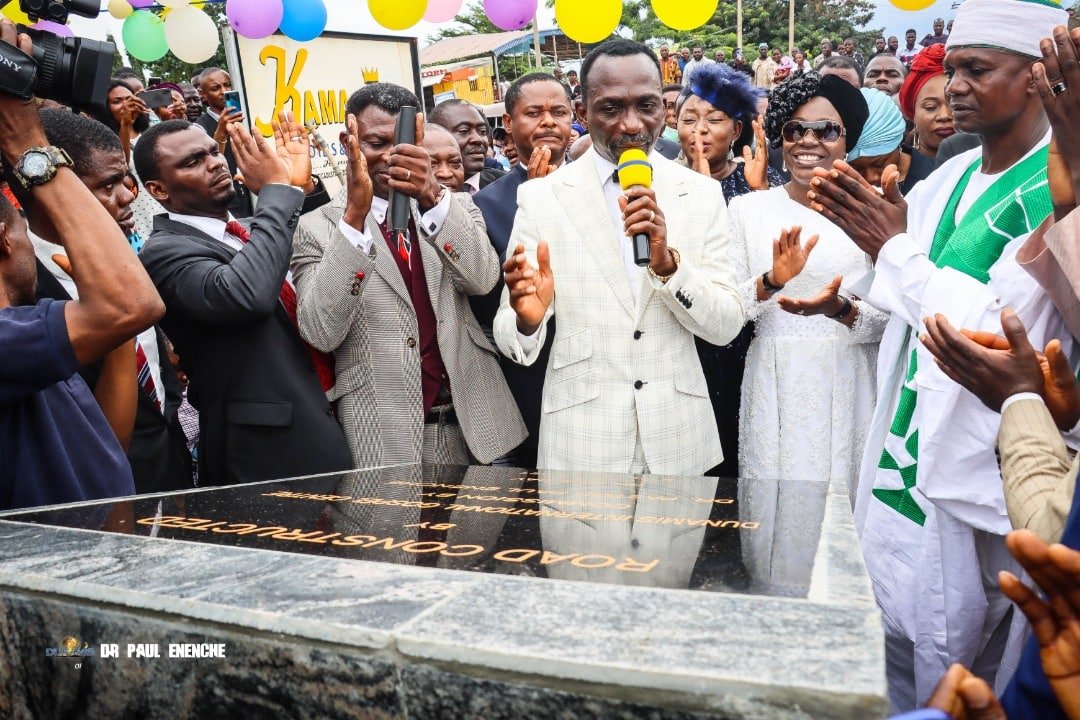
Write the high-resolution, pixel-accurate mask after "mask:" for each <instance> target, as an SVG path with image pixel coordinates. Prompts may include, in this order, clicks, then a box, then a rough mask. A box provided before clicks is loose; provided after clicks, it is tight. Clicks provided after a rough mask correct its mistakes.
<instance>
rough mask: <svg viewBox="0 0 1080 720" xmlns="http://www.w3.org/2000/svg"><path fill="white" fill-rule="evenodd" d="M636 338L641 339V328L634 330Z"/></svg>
mask: <svg viewBox="0 0 1080 720" xmlns="http://www.w3.org/2000/svg"><path fill="white" fill-rule="evenodd" d="M634 339H635V340H640V339H641V331H640V330H635V331H634Z"/></svg>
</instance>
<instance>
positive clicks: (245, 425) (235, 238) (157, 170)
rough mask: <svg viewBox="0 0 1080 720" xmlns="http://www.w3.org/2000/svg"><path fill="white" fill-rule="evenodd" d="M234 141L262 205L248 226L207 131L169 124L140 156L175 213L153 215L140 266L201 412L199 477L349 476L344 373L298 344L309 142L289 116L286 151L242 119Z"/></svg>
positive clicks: (152, 133) (222, 480) (148, 180)
mask: <svg viewBox="0 0 1080 720" xmlns="http://www.w3.org/2000/svg"><path fill="white" fill-rule="evenodd" d="M228 132H229V141H230V144H231V145H232V147H233V148H234V150H235V152H236V159H237V165H238V167H239V168H240V171H241V172H242V173H243V174H244V178H245V180H246V181H247V185H248V187H249V188H250V189H251V190H252V192H255V193H257V194H258V195H259V204H258V209H257V210H256V212H255V215H254V217H253V218H252V220H251V222H250V223H237V222H236V220H235V218H234V217H233V216H232V215H231V214H230V213H229V204H230V202H231V201H232V199H233V195H234V190H233V185H232V177H231V174H230V172H229V169H228V166H227V165H226V163H225V160H224V158H223V157H222V155H221V153H220V152H219V151H218V145H217V143H216V142H214V140H213V139H212V138H210V137H207V135H206V133H204V132H203V131H202V130H201V129H199V128H198V127H196V126H194V125H192V124H191V123H189V122H187V121H184V120H170V121H168V122H163V123H161V124H159V125H155V126H154V127H152V128H151V129H150V130H148V131H147V132H146V133H144V134H143V136H142V137H141V138H140V139H139V144H138V145H137V146H136V148H135V167H136V169H137V170H138V172H139V177H140V178H142V182H143V186H144V187H145V189H146V191H147V192H149V193H150V194H151V195H152V196H153V197H154V199H155V200H157V201H158V202H160V203H161V204H162V205H163V206H164V207H165V209H166V210H167V211H168V214H167V215H159V216H157V217H156V218H155V219H154V232H153V234H152V235H151V236H150V239H149V240H148V241H147V243H146V246H145V247H144V248H143V251H142V253H141V255H140V256H139V257H140V259H141V260H142V262H143V265H144V266H145V267H146V270H147V272H148V273H149V274H150V277H151V279H153V281H154V284H155V285H156V286H157V288H158V291H159V292H160V293H161V296H162V299H163V300H164V301H165V306H166V308H167V316H166V319H165V320H164V323H163V324H164V327H165V331H166V333H168V335H169V338H170V339H171V340H172V341H173V344H174V345H175V346H176V350H177V353H178V354H179V355H180V357H181V358H183V360H184V368H185V370H186V371H187V373H188V377H189V378H190V383H191V384H190V386H189V392H188V397H189V399H190V401H191V403H192V405H194V406H195V407H196V408H198V410H199V417H200V422H201V435H200V445H199V463H200V465H199V477H200V480H201V481H202V482H203V483H204V484H208V485H222V484H229V483H237V482H252V481H256V480H268V479H272V478H279V477H289V476H296V475H309V474H315V473H323V472H333V471H338V470H345V469H348V468H350V467H351V466H352V463H351V461H350V456H349V450H348V447H347V446H346V443H345V436H344V434H343V433H342V430H341V427H340V426H339V425H338V423H337V420H336V419H335V417H334V414H333V410H332V409H331V407H330V404H329V402H327V399H326V395H325V390H326V389H328V387H329V385H332V384H333V367H332V364H329V363H328V361H327V358H326V357H325V356H323V355H320V354H318V353H314V352H313V351H312V350H311V348H309V347H308V346H306V345H305V344H304V343H303V341H302V340H301V339H300V336H299V334H298V332H297V326H296V314H295V313H296V292H295V288H294V287H293V286H292V281H291V278H290V277H289V275H288V269H289V261H290V259H291V257H292V236H293V230H294V229H295V228H296V223H297V220H298V219H299V217H300V214H301V207H302V205H303V203H304V195H303V193H302V192H301V191H300V190H298V189H297V188H298V187H303V186H304V185H305V184H307V183H308V182H309V179H310V175H311V159H310V155H309V154H308V153H309V147H308V139H307V136H306V135H305V134H304V132H303V130H302V129H301V128H300V126H299V125H297V124H296V122H295V121H294V120H293V118H292V116H291V114H288V113H282V114H281V124H280V126H279V127H277V128H275V140H276V144H277V150H276V151H275V148H274V147H273V146H271V145H270V144H269V143H268V142H266V141H264V140H263V139H262V138H260V137H252V136H251V134H250V133H249V132H248V131H247V130H246V129H245V128H244V126H243V124H242V123H232V124H230V125H229V127H228ZM290 185H291V186H293V187H290ZM320 379H322V384H320Z"/></svg>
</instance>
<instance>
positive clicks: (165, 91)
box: [139, 88, 172, 108]
mask: <svg viewBox="0 0 1080 720" xmlns="http://www.w3.org/2000/svg"><path fill="white" fill-rule="evenodd" d="M139 99H141V100H142V101H143V102H144V103H146V107H148V108H159V107H165V106H166V105H171V104H172V90H170V89H169V88H160V89H158V90H143V91H142V92H141V93H139Z"/></svg>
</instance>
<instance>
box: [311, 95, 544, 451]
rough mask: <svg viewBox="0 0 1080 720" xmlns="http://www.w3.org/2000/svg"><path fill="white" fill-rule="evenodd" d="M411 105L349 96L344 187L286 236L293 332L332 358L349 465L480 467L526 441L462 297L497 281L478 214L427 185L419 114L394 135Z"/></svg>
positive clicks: (401, 99)
mask: <svg viewBox="0 0 1080 720" xmlns="http://www.w3.org/2000/svg"><path fill="white" fill-rule="evenodd" d="M419 104H420V103H419V100H417V98H416V96H415V95H413V94H412V93H411V92H409V91H408V90H406V89H405V88H402V87H398V86H396V85H390V84H387V83H375V84H372V85H367V86H365V87H364V88H362V89H360V90H358V91H357V92H355V93H353V95H352V97H350V98H349V101H348V104H347V106H346V110H347V113H348V123H347V127H348V130H347V132H345V133H342V137H341V144H342V145H343V146H344V147H345V148H346V153H347V155H348V159H349V167H348V180H347V183H346V187H345V188H344V189H343V190H342V191H341V193H340V194H339V195H338V197H337V199H336V200H335V201H334V202H333V203H332V204H331V205H329V206H327V207H324V208H322V209H320V210H318V211H316V212H313V213H310V214H308V215H305V216H304V217H303V218H301V220H300V225H299V228H298V229H297V233H296V238H295V241H294V242H295V252H294V256H293V264H292V268H293V273H294V274H295V276H296V286H297V291H298V295H299V313H298V314H299V321H300V334H301V335H302V336H303V338H304V339H305V340H307V341H308V342H309V343H311V344H312V345H313V346H314V347H316V348H318V349H319V350H322V351H324V352H332V353H334V358H335V364H336V368H337V382H336V384H335V386H334V389H333V391H332V392H331V393H330V398H331V399H337V400H339V404H338V416H339V417H340V419H341V423H342V425H343V426H344V428H345V434H346V437H347V439H348V441H349V447H350V449H351V450H352V457H353V462H354V463H355V464H356V465H357V466H358V467H368V466H374V465H389V464H401V463H418V462H425V463H435V462H438V463H448V464H469V463H470V462H471V460H475V461H477V462H480V463H490V462H491V461H492V460H494V459H495V458H498V457H501V456H503V455H505V454H506V453H507V452H509V451H510V450H511V449H513V448H514V447H516V446H517V445H518V444H520V443H521V441H522V440H523V439H524V437H525V426H524V424H523V423H522V421H521V416H520V415H519V414H518V411H517V409H516V407H515V404H514V400H513V398H512V396H511V395H510V391H509V389H508V388H507V386H506V381H505V380H504V379H503V376H502V373H501V372H500V370H499V363H498V360H497V357H496V354H495V350H494V348H493V347H492V346H491V343H489V342H488V340H487V338H486V337H485V335H484V331H483V330H482V329H481V328H480V325H479V323H477V321H476V318H475V317H474V316H473V314H472V311H471V310H470V309H469V303H468V299H467V296H469V295H483V294H484V293H487V292H488V291H490V290H491V288H492V287H494V285H495V283H496V281H497V280H498V278H499V259H498V257H497V256H496V254H495V250H494V249H493V248H492V247H491V243H489V242H488V238H487V235H486V232H485V229H484V224H483V218H482V216H481V215H480V211H479V210H478V209H477V208H476V206H475V205H474V204H473V203H472V200H470V199H469V197H468V196H467V195H465V194H462V193H451V192H450V191H449V190H447V189H446V188H444V187H441V186H440V185H439V184H438V182H437V181H436V180H435V177H434V174H433V172H432V168H431V158H430V156H429V154H428V152H427V150H425V149H424V148H423V129H424V123H423V117H419V118H418V119H417V138H416V144H415V145H413V144H401V145H395V144H394V129H395V125H396V122H397V116H398V115H399V114H400V111H401V108H402V107H404V106H407V105H411V106H413V107H419ZM391 190H393V191H395V192H397V193H400V194H402V195H404V196H407V197H408V198H409V204H410V208H411V220H410V221H409V228H408V231H407V232H405V233H400V234H398V233H393V232H392V231H391V230H388V229H387V224H388V222H387V220H388V218H387V215H388V213H387V211H388V198H389V195H390V191H391Z"/></svg>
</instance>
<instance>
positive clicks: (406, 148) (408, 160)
mask: <svg viewBox="0 0 1080 720" xmlns="http://www.w3.org/2000/svg"><path fill="white" fill-rule="evenodd" d="M389 175H390V179H389V180H388V181H387V185H389V186H390V189H391V190H396V191H398V192H399V193H402V194H404V195H408V196H409V197H411V198H416V202H417V204H418V205H419V206H420V211H421V212H426V211H428V210H430V209H431V208H433V207H435V203H436V202H438V198H439V196H440V195H441V194H442V192H443V187H442V185H440V184H439V181H438V180H437V179H435V173H434V172H433V171H432V169H431V154H430V153H428V151H427V150H426V149H424V116H423V114H419V115H417V116H416V144H415V145H410V144H409V143H402V144H400V145H395V146H394V147H392V148H390V170H389Z"/></svg>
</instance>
